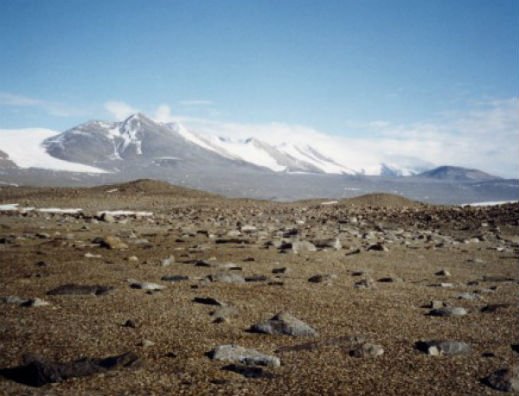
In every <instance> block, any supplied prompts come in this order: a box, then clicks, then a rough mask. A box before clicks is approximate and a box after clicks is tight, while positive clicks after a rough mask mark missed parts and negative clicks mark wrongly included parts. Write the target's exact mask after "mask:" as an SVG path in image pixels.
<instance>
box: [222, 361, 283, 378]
mask: <svg viewBox="0 0 519 396" xmlns="http://www.w3.org/2000/svg"><path fill="white" fill-rule="evenodd" d="M222 370H226V371H232V372H234V373H238V374H241V375H243V376H244V377H246V378H273V377H274V375H273V374H272V373H269V372H268V371H265V369H264V368H262V367H256V366H244V365H238V364H230V365H228V366H225V367H223V368H222Z"/></svg>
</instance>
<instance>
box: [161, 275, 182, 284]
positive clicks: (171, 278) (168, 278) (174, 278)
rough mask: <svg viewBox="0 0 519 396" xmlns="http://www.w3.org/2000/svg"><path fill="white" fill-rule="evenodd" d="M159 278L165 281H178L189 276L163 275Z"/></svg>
mask: <svg viewBox="0 0 519 396" xmlns="http://www.w3.org/2000/svg"><path fill="white" fill-rule="evenodd" d="M160 280H163V281H166V282H180V281H185V280H189V276H186V275H164V276H163V277H162V278H160Z"/></svg>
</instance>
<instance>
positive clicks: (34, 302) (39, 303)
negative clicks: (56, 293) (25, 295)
mask: <svg viewBox="0 0 519 396" xmlns="http://www.w3.org/2000/svg"><path fill="white" fill-rule="evenodd" d="M47 305H50V302H48V301H45V300H42V299H41V298H38V297H35V298H31V299H29V300H27V301H25V302H24V303H23V304H22V306H24V307H45V306H47Z"/></svg>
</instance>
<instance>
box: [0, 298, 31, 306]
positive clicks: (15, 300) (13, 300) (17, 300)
mask: <svg viewBox="0 0 519 396" xmlns="http://www.w3.org/2000/svg"><path fill="white" fill-rule="evenodd" d="M2 301H3V302H4V303H6V304H24V303H26V302H27V299H26V298H22V297H18V296H5V297H2Z"/></svg>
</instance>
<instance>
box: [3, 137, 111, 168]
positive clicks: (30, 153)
mask: <svg viewBox="0 0 519 396" xmlns="http://www.w3.org/2000/svg"><path fill="white" fill-rule="evenodd" d="M57 133H58V132H56V131H53V130H51V129H43V128H26V129H0V150H2V151H3V152H5V153H6V154H7V155H8V156H9V159H10V160H11V161H13V162H14V163H15V164H16V165H17V166H19V167H20V168H42V169H50V170H57V171H69V172H86V173H108V172H107V171H105V170H103V169H100V168H95V167H93V166H88V165H83V164H78V163H75V162H69V161H64V160H60V159H57V158H54V157H52V156H51V155H50V154H49V153H47V151H46V150H45V148H44V147H43V146H42V145H41V143H42V142H43V141H44V140H45V139H47V138H50V137H51V136H55V135H56V134H57Z"/></svg>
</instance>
